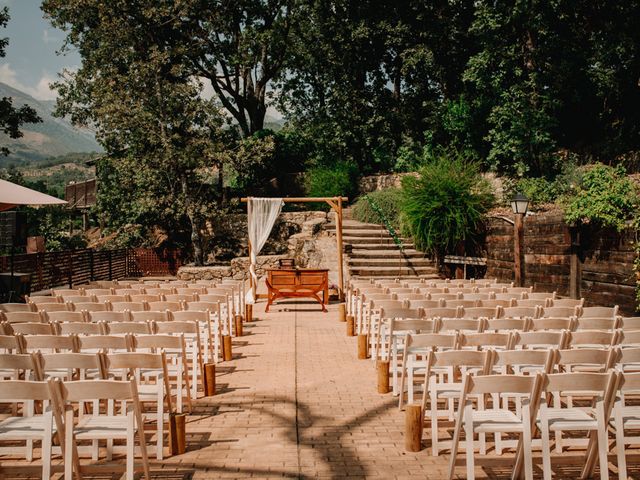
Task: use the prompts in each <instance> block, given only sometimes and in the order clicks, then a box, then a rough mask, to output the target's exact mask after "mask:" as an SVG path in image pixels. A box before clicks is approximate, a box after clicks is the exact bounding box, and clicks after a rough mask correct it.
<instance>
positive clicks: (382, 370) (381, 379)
mask: <svg viewBox="0 0 640 480" xmlns="http://www.w3.org/2000/svg"><path fill="white" fill-rule="evenodd" d="M376 368H377V369H378V393H389V391H390V389H389V361H388V360H378V362H377V363H376Z"/></svg>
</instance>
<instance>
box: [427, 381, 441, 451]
mask: <svg viewBox="0 0 640 480" xmlns="http://www.w3.org/2000/svg"><path fill="white" fill-rule="evenodd" d="M425 395H426V392H425ZM429 402H431V453H432V454H433V456H434V457H437V456H438V453H439V451H440V447H439V445H438V394H437V392H436V390H430V392H429Z"/></svg>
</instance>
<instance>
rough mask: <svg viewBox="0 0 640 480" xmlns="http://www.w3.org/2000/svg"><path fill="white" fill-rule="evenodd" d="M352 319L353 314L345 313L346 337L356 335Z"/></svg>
mask: <svg viewBox="0 0 640 480" xmlns="http://www.w3.org/2000/svg"><path fill="white" fill-rule="evenodd" d="M353 320H354V318H353V315H347V337H355V336H356V326H355V323H354V321H353Z"/></svg>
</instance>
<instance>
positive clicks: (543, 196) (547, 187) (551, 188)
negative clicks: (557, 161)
mask: <svg viewBox="0 0 640 480" xmlns="http://www.w3.org/2000/svg"><path fill="white" fill-rule="evenodd" d="M556 187H557V185H556V182H555V181H553V180H547V179H546V178H544V177H533V178H522V179H520V180H519V181H518V182H517V183H516V190H517V191H518V192H522V193H523V194H524V195H525V196H526V197H527V198H528V199H529V201H530V202H531V204H532V205H539V204H541V203H551V202H554V201H555V199H556V198H557V196H558V195H557V189H556Z"/></svg>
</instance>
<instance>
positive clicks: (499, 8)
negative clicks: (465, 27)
mask: <svg viewBox="0 0 640 480" xmlns="http://www.w3.org/2000/svg"><path fill="white" fill-rule="evenodd" d="M639 20H640V4H638V2H616V1H614V0H605V1H602V2H592V1H589V0H578V1H575V0H559V1H555V2H536V1H533V0H521V1H515V2H492V1H484V0H482V1H479V2H476V14H475V19H474V22H473V25H472V27H471V33H472V35H473V37H472V38H473V39H474V40H475V42H474V43H475V44H476V45H477V50H476V51H475V52H474V53H473V56H472V57H471V59H470V61H469V63H468V68H467V69H466V71H465V73H464V80H465V81H466V84H467V89H466V92H465V95H466V98H468V99H469V102H470V105H471V106H472V111H471V117H472V118H473V119H475V121H474V122H472V123H471V125H473V128H475V129H476V130H477V132H478V133H479V134H480V137H481V138H482V139H483V140H482V143H479V144H478V145H479V146H480V150H481V151H482V153H483V155H485V156H486V158H487V166H489V167H491V168H493V169H495V170H497V171H498V172H505V173H509V174H514V175H524V174H532V175H535V176H540V175H545V174H549V172H550V171H554V170H555V171H557V170H558V169H560V167H561V165H560V164H559V162H558V161H557V159H556V155H555V152H556V151H557V150H558V149H560V148H565V149H568V150H570V151H574V152H577V153H579V154H582V155H583V156H584V157H586V158H593V157H596V158H603V157H605V158H606V159H607V160H610V159H611V158H612V157H614V156H617V155H620V154H624V153H627V152H628V151H629V150H635V149H637V148H638V146H639V143H638V140H639V138H638V125H639V124H640V116H639V115H640V112H639V108H638V107H639V106H640V90H639V89H638V85H637V83H638V74H637V72H638V71H640V55H639V53H640V52H639V50H638V49H639V48H640V32H639V31H638V29H637V28H636V25H637V22H638V21H639ZM632 72H635V73H632ZM476 138H477V137H476Z"/></svg>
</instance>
